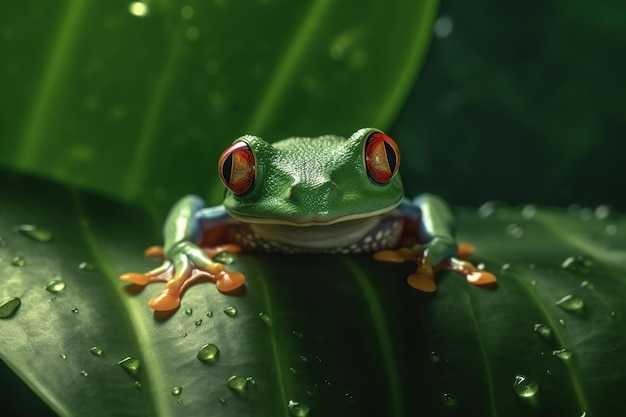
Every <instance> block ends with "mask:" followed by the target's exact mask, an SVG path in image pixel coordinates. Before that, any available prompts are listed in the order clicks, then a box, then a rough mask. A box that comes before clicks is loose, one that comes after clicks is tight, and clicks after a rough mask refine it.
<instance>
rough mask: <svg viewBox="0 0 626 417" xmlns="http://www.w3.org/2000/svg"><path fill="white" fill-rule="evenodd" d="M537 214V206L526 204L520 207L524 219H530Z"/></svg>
mask: <svg viewBox="0 0 626 417" xmlns="http://www.w3.org/2000/svg"><path fill="white" fill-rule="evenodd" d="M535 214H537V207H535V206H534V205H533V204H527V205H525V206H524V208H523V209H522V217H523V218H525V219H532V218H533V217H535Z"/></svg>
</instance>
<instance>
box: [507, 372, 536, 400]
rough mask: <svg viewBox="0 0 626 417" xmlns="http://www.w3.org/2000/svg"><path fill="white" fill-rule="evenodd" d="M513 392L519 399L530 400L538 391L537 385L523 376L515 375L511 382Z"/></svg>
mask: <svg viewBox="0 0 626 417" xmlns="http://www.w3.org/2000/svg"><path fill="white" fill-rule="evenodd" d="M513 391H515V394H517V396H518V397H520V398H530V397H533V396H535V395H536V394H537V392H538V391H539V384H537V382H536V381H535V380H534V379H531V378H529V377H527V376H525V375H516V376H515V380H514V381H513Z"/></svg>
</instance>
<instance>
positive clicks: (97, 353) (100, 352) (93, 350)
mask: <svg viewBox="0 0 626 417" xmlns="http://www.w3.org/2000/svg"><path fill="white" fill-rule="evenodd" d="M89 352H91V354H92V355H94V356H102V355H103V354H104V351H103V350H102V349H101V348H99V347H98V346H93V347H92V348H91V349H89Z"/></svg>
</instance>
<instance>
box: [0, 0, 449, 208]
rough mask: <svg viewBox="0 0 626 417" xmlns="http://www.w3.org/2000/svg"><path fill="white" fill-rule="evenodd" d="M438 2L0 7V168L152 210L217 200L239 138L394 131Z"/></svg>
mask: <svg viewBox="0 0 626 417" xmlns="http://www.w3.org/2000/svg"><path fill="white" fill-rule="evenodd" d="M436 4H437V2H436V1H435V0H420V1H415V2H404V1H401V0H393V1H388V0H385V1H374V0H372V1H365V2H364V1H357V0H351V1H339V2H334V1H330V0H308V1H290V0H269V1H263V0H261V1H256V2H249V1H248V2H245V1H238V2H235V1H224V0H215V1H200V0H189V1H186V2H184V3H181V2H179V1H172V0H155V1H146V2H129V1H120V0H115V1H105V2H93V1H87V0H54V1H44V0H37V1H22V2H2V3H1V4H0V29H1V30H2V33H1V34H0V35H1V40H2V48H0V62H2V65H1V66H0V70H1V71H2V72H0V91H2V94H1V95H0V163H1V164H4V165H7V166H10V167H14V168H17V169H19V170H22V171H29V172H36V173H40V174H44V175H46V176H49V177H53V178H56V179H59V180H62V181H63V182H65V183H70V184H74V185H79V186H81V187H87V188H90V189H95V190H98V191H100V192H103V193H106V194H109V195H112V196H115V197H116V198H118V199H123V200H127V201H135V202H137V201H142V202H144V203H151V202H156V203H157V204H158V205H159V207H168V206H169V205H170V204H171V203H172V202H173V201H174V200H176V199H177V198H178V197H179V196H180V195H181V193H182V194H185V193H189V192H194V193H196V194H205V195H206V194H208V195H210V196H211V197H212V198H213V199H214V200H215V201H216V200H217V197H216V195H217V196H219V193H218V192H216V191H215V190H218V189H219V188H218V187H215V186H214V185H215V184H216V181H217V176H215V175H213V174H214V172H215V171H214V169H215V168H214V166H215V165H216V161H217V158H218V156H219V154H220V153H221V151H222V150H223V149H224V148H225V146H226V144H228V143H230V142H231V141H232V140H234V139H235V138H237V137H239V136H241V135H243V134H255V135H260V136H263V137H265V138H266V139H268V140H278V139H282V138H283V137H287V136H295V135H300V136H303V135H304V136H315V135H320V134H327V133H335V134H343V135H349V134H350V133H352V132H353V131H355V130H356V129H358V128H361V127H364V126H376V127H380V128H384V127H387V126H388V125H389V124H390V123H391V121H392V118H393V117H394V116H395V114H396V112H397V110H398V108H399V107H400V106H401V105H402V103H403V101H404V99H405V96H406V94H408V88H409V87H410V85H411V84H412V83H413V81H414V80H415V77H416V75H417V69H418V67H419V63H420V61H421V58H422V56H423V53H424V51H425V49H426V47H427V45H428V41H429V39H430V33H431V27H432V26H431V24H432V20H433V16H434V13H435V9H436ZM212 192H213V194H211V193H212Z"/></svg>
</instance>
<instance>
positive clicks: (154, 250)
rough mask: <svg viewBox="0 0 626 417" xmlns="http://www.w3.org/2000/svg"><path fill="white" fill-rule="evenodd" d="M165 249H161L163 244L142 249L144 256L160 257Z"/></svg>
mask: <svg viewBox="0 0 626 417" xmlns="http://www.w3.org/2000/svg"><path fill="white" fill-rule="evenodd" d="M164 253H165V251H164V250H163V246H150V247H149V248H147V249H146V250H144V251H143V254H144V255H145V256H149V257H154V258H159V257H162V256H163V254H164Z"/></svg>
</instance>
